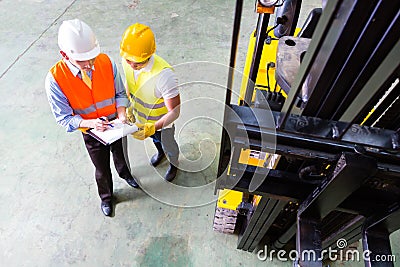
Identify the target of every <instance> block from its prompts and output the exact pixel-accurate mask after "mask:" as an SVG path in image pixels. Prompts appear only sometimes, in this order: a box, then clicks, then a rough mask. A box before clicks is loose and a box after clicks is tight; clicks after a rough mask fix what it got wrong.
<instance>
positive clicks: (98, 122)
mask: <svg viewBox="0 0 400 267" xmlns="http://www.w3.org/2000/svg"><path fill="white" fill-rule="evenodd" d="M110 124H111V123H110V122H109V121H108V119H107V117H101V118H97V119H91V120H82V121H81V123H80V124H79V127H80V128H93V129H96V130H97V131H101V132H104V131H105V130H107V129H108V128H109V127H111V126H110ZM82 130H83V129H82ZM82 130H81V131H82ZM82 132H84V131H82Z"/></svg>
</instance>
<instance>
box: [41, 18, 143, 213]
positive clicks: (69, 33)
mask: <svg viewBox="0 0 400 267" xmlns="http://www.w3.org/2000/svg"><path fill="white" fill-rule="evenodd" d="M58 45H59V47H60V54H61V56H62V59H61V60H60V61H58V62H57V63H56V64H55V65H54V66H53V67H52V68H51V69H50V71H49V73H48V74H47V77H46V83H45V87H46V93H47V97H48V100H49V103H50V107H51V110H52V112H53V115H54V117H55V119H56V121H57V123H58V124H59V125H61V126H63V127H65V128H66V130H67V132H73V131H75V130H77V129H82V128H95V129H97V130H100V131H104V130H106V129H107V128H108V127H110V126H109V121H110V120H112V119H115V118H118V119H120V120H121V121H123V122H124V121H126V115H125V109H126V106H128V103H129V100H128V98H127V96H126V91H125V88H124V85H123V82H122V80H121V77H120V75H119V73H118V70H117V67H116V65H115V63H114V61H113V60H111V59H110V58H109V57H108V56H107V55H105V54H103V53H100V46H99V44H98V42H97V39H96V36H95V35H94V33H93V31H92V29H91V28H90V27H89V26H88V25H87V24H86V23H84V22H83V21H80V20H78V19H74V20H67V21H64V22H63V23H62V24H61V26H60V28H59V32H58ZM83 140H84V142H85V146H86V149H87V151H88V152H89V155H90V158H91V160H92V162H93V165H94V167H95V169H96V171H95V178H96V183H97V189H98V193H99V196H100V199H101V210H102V212H103V213H104V215H106V216H111V214H112V212H113V205H112V198H113V181H112V176H111V169H110V152H112V155H113V161H114V165H115V168H116V170H117V172H118V174H119V176H120V177H121V178H123V179H125V180H126V182H127V183H128V184H129V185H130V186H132V187H134V188H138V187H139V186H138V184H137V183H136V182H135V179H134V177H133V176H132V174H131V173H130V170H129V168H128V166H127V163H126V160H125V157H124V152H123V145H122V139H120V140H118V141H116V142H114V143H112V144H111V145H103V144H102V143H100V142H99V141H97V140H96V139H94V138H93V137H91V136H90V135H88V134H83Z"/></svg>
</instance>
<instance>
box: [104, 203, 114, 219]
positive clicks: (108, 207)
mask: <svg viewBox="0 0 400 267" xmlns="http://www.w3.org/2000/svg"><path fill="white" fill-rule="evenodd" d="M101 211H102V212H103V214H104V215H106V216H111V213H112V212H113V207H112V203H111V201H108V202H105V201H104V202H101Z"/></svg>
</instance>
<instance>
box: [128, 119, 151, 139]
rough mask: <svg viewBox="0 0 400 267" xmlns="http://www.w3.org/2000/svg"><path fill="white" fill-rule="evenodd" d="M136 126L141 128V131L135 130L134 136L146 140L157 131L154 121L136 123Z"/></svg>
mask: <svg viewBox="0 0 400 267" xmlns="http://www.w3.org/2000/svg"><path fill="white" fill-rule="evenodd" d="M136 126H137V127H138V128H139V131H137V132H134V133H133V134H132V136H133V137H135V138H136V139H139V140H144V139H146V138H147V137H149V136H152V135H153V134H154V133H155V132H156V128H155V125H154V123H145V124H142V123H136Z"/></svg>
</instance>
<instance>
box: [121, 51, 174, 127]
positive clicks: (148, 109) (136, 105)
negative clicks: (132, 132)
mask: <svg viewBox="0 0 400 267" xmlns="http://www.w3.org/2000/svg"><path fill="white" fill-rule="evenodd" d="M153 57H154V63H153V67H152V69H151V71H149V72H141V73H140V74H139V76H138V79H137V80H135V77H134V72H133V69H132V67H131V66H130V65H129V64H128V63H127V62H126V61H125V60H123V61H122V66H123V68H124V72H125V77H126V80H127V85H128V89H129V92H130V93H131V96H132V103H133V112H134V114H135V116H136V118H137V119H138V120H139V121H140V122H141V123H146V122H152V123H155V122H156V121H158V120H159V119H161V118H162V117H163V116H164V115H165V114H167V112H168V109H167V107H166V106H165V103H164V99H163V98H157V97H156V96H155V93H154V91H155V88H156V81H157V75H158V74H159V73H160V72H161V71H162V70H163V69H166V68H172V67H171V66H170V65H169V64H168V63H167V62H166V61H165V60H164V59H162V58H161V57H159V56H157V55H153Z"/></svg>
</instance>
